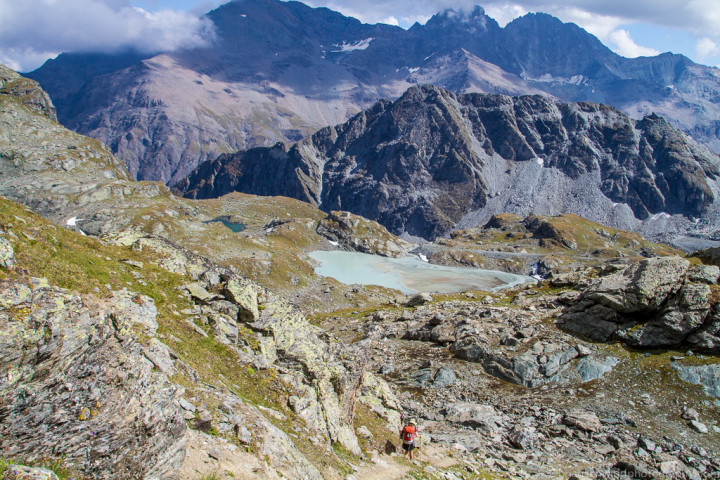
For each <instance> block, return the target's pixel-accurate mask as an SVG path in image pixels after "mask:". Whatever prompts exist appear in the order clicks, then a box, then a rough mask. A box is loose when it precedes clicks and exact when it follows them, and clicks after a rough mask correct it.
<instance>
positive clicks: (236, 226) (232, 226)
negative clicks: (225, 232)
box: [205, 217, 245, 233]
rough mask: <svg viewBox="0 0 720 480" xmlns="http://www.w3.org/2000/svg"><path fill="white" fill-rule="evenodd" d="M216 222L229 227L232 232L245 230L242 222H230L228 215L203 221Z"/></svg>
mask: <svg viewBox="0 0 720 480" xmlns="http://www.w3.org/2000/svg"><path fill="white" fill-rule="evenodd" d="M216 222H220V223H222V224H223V225H225V226H226V227H227V228H229V229H230V230H231V231H232V232H233V233H238V232H242V231H243V230H245V225H244V224H242V223H235V222H231V221H230V217H218V218H213V219H212V220H208V221H207V222H205V223H216Z"/></svg>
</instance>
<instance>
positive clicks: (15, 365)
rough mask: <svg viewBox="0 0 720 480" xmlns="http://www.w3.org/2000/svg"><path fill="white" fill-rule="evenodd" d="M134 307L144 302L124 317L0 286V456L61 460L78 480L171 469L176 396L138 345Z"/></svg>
mask: <svg viewBox="0 0 720 480" xmlns="http://www.w3.org/2000/svg"><path fill="white" fill-rule="evenodd" d="M139 304H145V305H147V306H150V305H152V300H151V299H149V298H147V297H136V303H134V305H135V306H137V307H138V308H139V309H131V310H128V305H127V304H124V305H123V303H122V302H120V303H117V302H113V301H112V300H111V301H99V300H96V299H92V298H80V297H78V296H76V295H73V294H72V293H70V292H67V291H64V290H61V289H58V288H38V289H35V290H31V288H30V287H28V286H26V285H24V284H22V283H13V282H8V281H6V282H3V283H2V285H0V370H1V371H3V372H7V377H6V379H5V380H4V381H3V382H2V383H0V403H1V404H2V405H3V407H2V409H0V447H2V449H3V452H5V453H4V454H5V455H10V456H30V455H32V456H40V457H48V458H50V457H63V458H65V461H66V462H67V463H68V464H69V465H71V466H72V467H74V468H76V469H78V470H80V471H82V472H83V473H84V474H85V475H86V477H87V478H110V477H112V478H118V479H136V478H145V479H154V478H160V477H161V476H162V475H163V474H164V473H166V472H169V471H172V470H173V469H175V468H177V467H178V466H179V465H180V463H181V462H182V460H183V457H184V447H185V443H184V442H185V439H184V432H185V430H186V428H187V427H186V426H185V422H184V419H183V415H182V410H181V408H180V407H179V405H178V404H177V398H178V397H179V396H180V395H181V394H182V388H181V387H178V386H177V385H174V384H172V383H170V382H169V380H168V377H167V375H166V374H165V373H163V372H162V371H161V370H159V369H158V368H156V365H155V364H154V363H153V362H152V361H151V360H150V359H149V356H146V355H145V352H144V347H143V346H142V344H140V343H139V342H138V339H137V334H136V333H134V328H133V324H134V323H135V320H136V318H144V317H147V319H146V320H142V321H141V322H140V324H141V325H147V324H148V323H149V322H150V323H151V322H152V321H154V311H155V310H154V308H148V309H144V310H143V309H142V307H140V306H139ZM148 333H152V331H150V332H148ZM18 347H19V348H18Z"/></svg>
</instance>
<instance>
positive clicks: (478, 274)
mask: <svg viewBox="0 0 720 480" xmlns="http://www.w3.org/2000/svg"><path fill="white" fill-rule="evenodd" d="M310 258H312V259H314V260H316V261H318V262H319V263H320V266H318V267H315V273H316V274H317V275H320V276H323V277H332V278H334V279H335V280H337V281H339V282H341V283H345V284H348V285H351V284H361V285H380V286H382V287H388V288H394V289H397V290H400V291H401V292H402V293H404V294H414V293H421V292H427V293H433V292H437V293H453V292H463V291H466V290H488V291H495V290H501V289H503V288H510V287H513V286H515V285H520V284H523V283H529V282H532V283H534V282H535V279H533V278H532V277H527V276H524V275H515V274H512V273H505V272H498V271H495V270H481V269H479V268H466V267H446V266H444V265H434V264H431V263H427V262H424V261H422V260H420V259H419V258H418V257H412V256H407V257H402V258H386V257H381V256H379V255H368V254H366V253H357V252H342V251H315V252H311V253H310Z"/></svg>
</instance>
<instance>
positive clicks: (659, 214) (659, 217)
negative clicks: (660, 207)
mask: <svg viewBox="0 0 720 480" xmlns="http://www.w3.org/2000/svg"><path fill="white" fill-rule="evenodd" d="M661 218H670V215H669V214H667V213H665V212H660V213H656V214H655V215H653V216H652V217H650V220H659V219H661Z"/></svg>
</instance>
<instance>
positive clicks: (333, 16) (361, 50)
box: [28, 0, 720, 185]
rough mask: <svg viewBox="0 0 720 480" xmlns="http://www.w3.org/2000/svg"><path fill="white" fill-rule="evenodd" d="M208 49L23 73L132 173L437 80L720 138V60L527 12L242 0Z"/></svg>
mask: <svg viewBox="0 0 720 480" xmlns="http://www.w3.org/2000/svg"><path fill="white" fill-rule="evenodd" d="M207 19H209V20H210V21H211V22H212V24H213V25H214V27H215V36H214V38H213V39H211V41H210V42H209V44H208V45H207V46H205V47H202V48H195V49H192V50H183V51H175V52H156V54H152V55H147V54H140V53H136V52H125V53H122V54H80V53H73V54H61V55H60V56H58V57H57V58H56V59H54V60H50V61H48V62H47V63H46V64H45V65H43V66H42V67H41V68H39V69H38V70H36V71H34V72H31V73H30V74H28V76H29V77H31V78H34V79H36V80H38V81H39V82H40V83H41V84H42V86H43V87H44V88H45V89H46V90H47V91H48V93H49V94H50V96H51V98H52V100H53V102H54V104H55V106H56V107H57V110H58V117H59V119H60V120H61V122H62V123H63V124H65V125H66V126H69V127H70V128H72V129H74V130H76V131H78V132H80V133H83V134H86V135H89V136H91V137H94V138H96V139H99V140H101V141H102V142H104V143H106V144H107V145H109V146H110V147H111V149H112V151H113V152H114V153H115V154H116V155H117V156H118V157H119V158H121V159H122V160H123V161H124V162H125V163H126V165H127V167H128V169H129V171H130V173H131V175H132V176H133V177H135V178H137V179H150V180H159V181H162V182H165V183H167V184H169V185H174V184H175V183H177V182H178V181H179V180H181V179H182V178H183V177H185V176H186V175H187V174H188V173H190V172H191V171H192V170H193V169H194V168H195V167H197V166H198V165H199V164H200V163H202V162H203V161H205V160H209V159H210V160H212V159H214V158H215V157H217V156H218V155H220V154H223V153H233V152H235V151H238V150H243V149H246V148H252V147H256V146H268V145H272V144H274V143H275V142H278V141H282V142H293V141H297V140H300V139H301V138H303V137H305V136H307V135H309V134H312V133H314V132H315V131H316V130H318V129H319V128H322V127H325V126H327V125H334V124H339V123H342V122H344V121H346V120H347V119H348V118H350V117H352V116H353V115H355V114H357V113H358V112H360V111H361V110H362V109H364V108H367V107H370V106H371V105H373V104H374V103H375V102H376V101H377V100H378V99H390V100H393V99H396V98H399V97H400V96H401V95H402V94H403V93H404V92H405V91H406V90H407V89H408V88H409V87H411V86H413V85H417V84H434V85H438V86H440V87H443V88H445V89H448V90H450V91H452V92H454V93H473V92H480V93H502V94H510V95H524V94H542V95H545V96H547V97H553V98H555V99H557V100H561V101H564V102H576V101H591V102H598V103H605V104H609V105H613V106H615V107H617V108H619V109H621V110H622V111H624V112H626V113H627V114H629V115H630V116H631V117H633V118H635V119H641V118H643V117H644V116H646V115H648V114H650V113H652V112H655V113H657V114H660V115H662V116H664V117H666V118H667V119H668V121H670V122H671V123H672V124H673V125H675V126H676V127H678V128H680V129H681V130H683V131H685V132H688V133H690V134H691V135H692V136H693V137H694V138H695V139H696V140H698V141H699V142H701V143H703V144H705V145H707V146H708V147H710V148H711V149H713V150H715V151H719V150H720V138H719V136H720V72H719V71H718V70H717V69H715V68H711V67H705V66H702V65H698V64H695V63H694V62H692V61H691V60H689V59H688V58H686V57H683V56H681V55H673V54H670V53H666V54H662V55H659V56H656V57H642V58H636V59H628V58H623V57H621V56H618V55H617V54H615V53H613V52H612V51H610V50H609V49H608V48H607V47H605V46H604V45H603V44H602V43H601V42H600V41H599V40H598V39H597V38H595V37H594V36H593V35H591V34H589V33H588V32H586V31H584V30H583V29H581V28H579V27H578V26H577V25H574V24H567V23H562V22H561V21H559V20H558V19H556V18H554V17H551V16H549V15H545V14H528V15H525V16H523V17H521V18H518V19H516V20H514V21H512V22H510V23H509V24H508V25H506V26H505V27H503V28H501V27H500V26H499V25H498V23H497V22H496V21H495V20H493V19H492V18H490V17H488V16H487V15H486V14H485V12H484V10H483V9H482V8H481V7H476V8H475V9H474V10H471V11H456V10H446V11H444V12H441V13H438V14H437V15H435V16H433V17H432V18H431V19H430V20H429V21H428V22H427V23H426V24H424V25H420V24H415V25H413V26H412V27H411V28H409V29H407V30H405V29H402V28H399V27H394V26H389V25H382V24H378V25H367V24H363V23H361V22H359V21H358V20H356V19H353V18H349V17H345V16H343V15H341V14H339V13H337V12H333V11H331V10H328V9H326V8H310V7H308V6H306V5H304V4H302V3H298V2H282V1H278V0H252V1H251V0H236V1H232V2H230V3H227V4H225V5H222V6H220V7H219V8H217V9H216V10H213V11H212V12H209V13H208V14H207Z"/></svg>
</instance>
